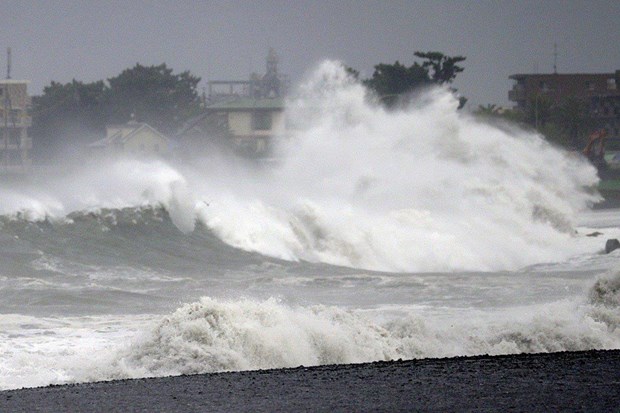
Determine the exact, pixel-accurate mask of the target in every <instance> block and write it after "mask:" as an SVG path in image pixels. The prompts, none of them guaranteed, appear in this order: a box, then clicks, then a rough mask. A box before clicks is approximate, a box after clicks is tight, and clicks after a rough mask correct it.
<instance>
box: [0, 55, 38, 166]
mask: <svg viewBox="0 0 620 413" xmlns="http://www.w3.org/2000/svg"><path fill="white" fill-rule="evenodd" d="M7 58H8V59H7V79H4V80H0V173H3V174H11V173H25V172H28V171H29V170H30V167H31V165H32V159H31V156H30V152H31V150H32V139H31V138H30V137H29V136H28V128H30V127H31V126H32V118H31V117H30V116H29V115H28V109H29V108H30V105H31V99H30V96H28V83H29V82H28V81H27V80H13V79H10V76H11V63H10V61H11V49H10V48H9V49H8V50H7Z"/></svg>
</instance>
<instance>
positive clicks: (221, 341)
mask: <svg viewBox="0 0 620 413" xmlns="http://www.w3.org/2000/svg"><path fill="white" fill-rule="evenodd" d="M595 288H596V287H595ZM517 310H518V311H517ZM599 310H600V307H599V305H589V304H587V303H585V302H581V301H580V302H574V301H566V300H562V301H559V302H556V303H552V304H548V305H544V306H543V305H530V306H523V307H520V308H518V309H516V308H511V309H508V310H505V311H496V312H493V313H485V312H483V311H472V310H465V311H463V312H462V314H461V315H460V316H454V317H451V318H449V319H446V318H442V317H439V318H434V317H431V316H429V315H423V314H416V313H415V312H409V313H404V314H401V315H399V316H398V317H393V318H391V319H390V320H384V321H379V320H378V319H375V318H373V317H372V312H368V311H366V312H361V311H352V310H345V309H342V308H338V307H333V306H322V305H318V306H310V307H303V306H290V305H287V304H285V303H282V302H279V301H277V300H275V299H269V300H266V301H257V300H250V299H240V300H225V301H222V300H216V299H212V298H208V297H203V298H202V299H201V300H200V301H198V302H194V303H191V304H186V305H184V306H182V307H181V308H179V309H178V310H177V311H176V312H174V313H173V314H172V315H170V316H167V317H165V318H163V319H162V320H161V321H160V322H159V323H158V324H157V326H156V327H154V329H153V330H152V331H151V332H149V333H147V334H145V335H144V336H142V337H141V338H140V339H138V340H136V341H135V342H134V344H132V345H131V347H129V348H128V349H127V350H123V351H121V352H119V353H118V356H117V357H118V359H117V360H116V361H115V362H114V363H115V364H116V365H117V366H118V368H119V369H120V370H122V371H124V373H123V374H129V375H131V376H133V375H135V376H138V377H139V376H141V375H158V376H159V375H168V374H191V373H205V372H217V371H236V370H248V369H264V368H280V367H295V366H299V365H305V366H308V365H319V364H343V363H356V362H367V361H377V360H393V359H397V358H408V359H411V358H427V357H451V356H464V355H476V354H511V353H522V352H527V353H537V352H553V351H576V350H586V349H593V348H597V349H605V348H617V346H618V345H620V333H619V332H618V331H616V328H615V325H610V324H607V323H606V322H605V321H602V320H599V319H597V315H598V314H599ZM610 311H611V312H613V313H614V314H615V316H616V317H618V315H619V314H620V313H619V311H620V309H619V308H618V307H617V306H616V307H615V308H614V309H613V310H610Z"/></svg>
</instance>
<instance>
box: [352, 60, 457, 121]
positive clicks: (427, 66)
mask: <svg viewBox="0 0 620 413" xmlns="http://www.w3.org/2000/svg"><path fill="white" fill-rule="evenodd" d="M414 55H415V56H416V57H420V58H422V59H425V60H424V61H423V62H422V64H420V63H418V62H414V64H413V65H411V66H409V67H406V66H405V65H403V64H401V63H400V62H399V61H398V60H397V61H396V62H395V63H394V64H393V65H389V64H385V63H380V64H378V65H376V66H375V71H374V73H373V74H372V77H371V78H370V79H366V80H364V81H363V83H364V84H365V85H366V86H367V87H368V88H369V89H371V90H372V91H374V92H375V93H376V94H377V96H378V97H379V99H380V100H381V102H382V103H384V104H385V105H386V106H388V107H393V106H394V105H395V104H396V103H397V102H398V101H399V100H400V99H401V98H402V97H403V96H404V95H406V94H408V93H411V92H412V91H414V90H415V89H418V88H420V87H423V86H428V85H431V84H436V85H443V84H447V83H452V81H453V80H454V79H455V77H456V75H457V74H458V73H460V72H462V71H463V70H464V68H463V67H461V66H459V65H458V63H460V62H462V61H464V60H465V57H463V56H454V57H450V56H445V55H444V54H443V53H440V52H426V53H422V52H415V53H414ZM351 70H352V69H351ZM353 72H354V73H357V71H353ZM450 90H451V91H452V92H456V89H455V88H450ZM466 101H467V99H465V98H464V97H459V102H460V105H459V109H460V108H462V107H463V106H464V105H465V102H466Z"/></svg>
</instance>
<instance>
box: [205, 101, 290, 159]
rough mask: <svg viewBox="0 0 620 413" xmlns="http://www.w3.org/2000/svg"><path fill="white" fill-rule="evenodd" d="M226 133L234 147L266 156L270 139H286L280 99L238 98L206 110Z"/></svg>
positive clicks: (282, 105) (282, 106)
mask: <svg viewBox="0 0 620 413" xmlns="http://www.w3.org/2000/svg"><path fill="white" fill-rule="evenodd" d="M207 113H209V114H211V115H212V118H218V119H219V122H220V123H221V124H222V125H223V127H224V128H226V129H227V130H228V133H229V135H230V139H232V143H233V144H234V146H235V147H236V148H238V149H239V150H240V151H241V152H243V153H244V154H248V155H266V154H268V153H269V148H270V146H271V144H272V143H273V141H274V140H277V139H281V138H283V137H284V136H286V128H285V121H284V99H283V98H281V97H273V98H250V97H239V98H236V99H232V100H226V101H222V102H218V103H214V104H212V105H210V106H208V107H207Z"/></svg>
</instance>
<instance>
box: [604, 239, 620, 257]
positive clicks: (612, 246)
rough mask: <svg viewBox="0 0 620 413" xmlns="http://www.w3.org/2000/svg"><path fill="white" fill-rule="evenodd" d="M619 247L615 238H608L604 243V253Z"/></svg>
mask: <svg viewBox="0 0 620 413" xmlns="http://www.w3.org/2000/svg"><path fill="white" fill-rule="evenodd" d="M618 248H620V241H618V240H617V239H616V238H612V239H608V240H607V242H606V243H605V254H609V253H610V252H612V251H613V250H615V249H618Z"/></svg>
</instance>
